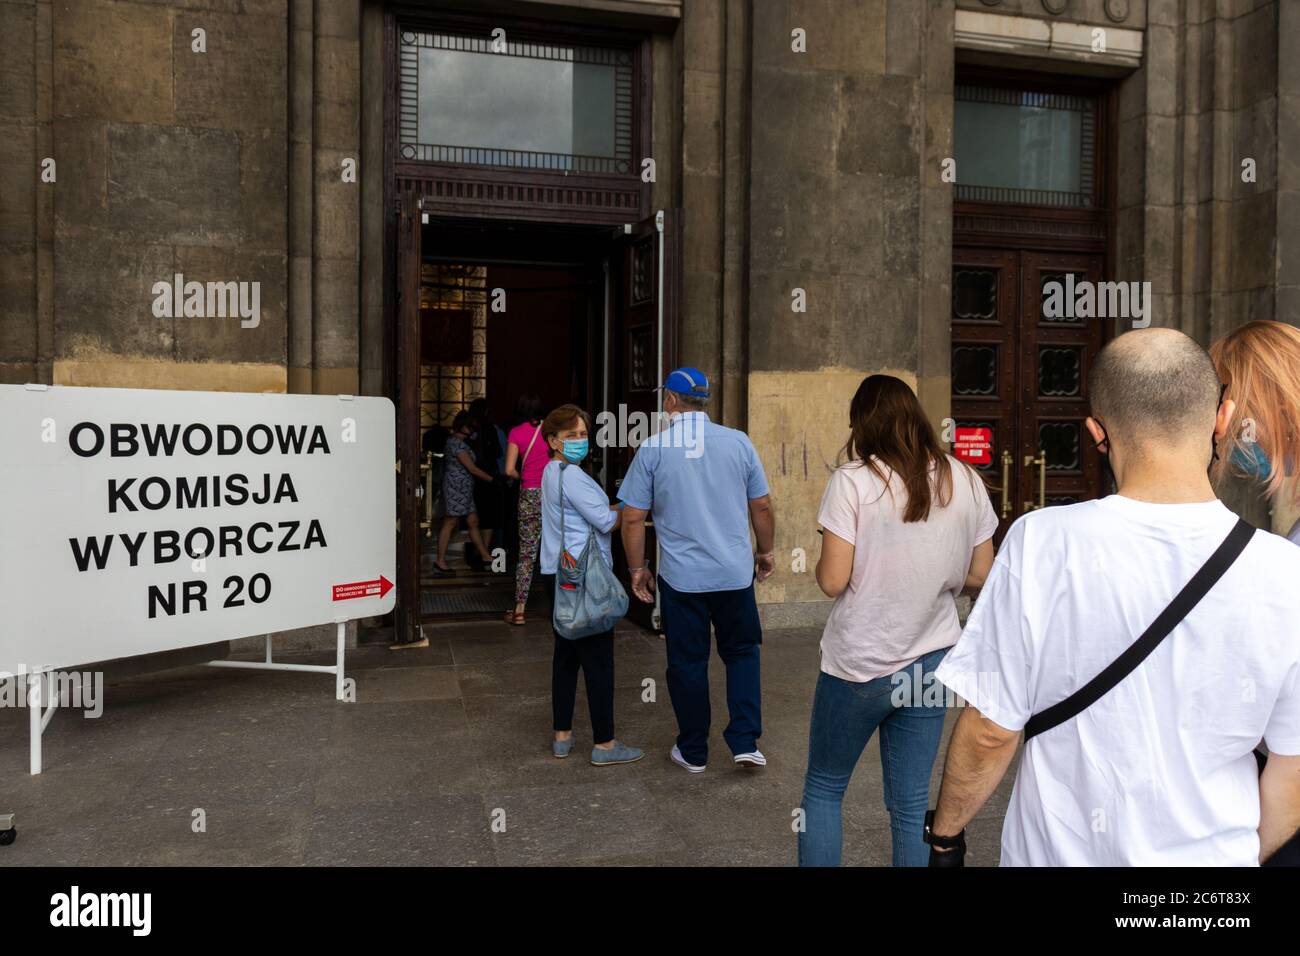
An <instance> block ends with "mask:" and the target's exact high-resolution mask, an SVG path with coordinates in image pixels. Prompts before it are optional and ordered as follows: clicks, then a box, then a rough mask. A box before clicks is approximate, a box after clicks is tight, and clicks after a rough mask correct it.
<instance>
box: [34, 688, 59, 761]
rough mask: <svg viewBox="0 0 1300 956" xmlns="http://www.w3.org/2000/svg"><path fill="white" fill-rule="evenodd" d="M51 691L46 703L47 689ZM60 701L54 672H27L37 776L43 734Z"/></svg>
mask: <svg viewBox="0 0 1300 956" xmlns="http://www.w3.org/2000/svg"><path fill="white" fill-rule="evenodd" d="M46 688H47V689H48V691H49V698H50V702H49V703H48V704H46V703H45V702H44V698H45V696H46V690H45V689H46ZM58 705H59V702H58V700H56V699H55V694H54V672H53V671H46V672H44V673H42V672H40V671H36V672H35V673H33V672H31V671H28V673H27V712H28V721H29V726H30V728H31V751H32V754H31V767H30V769H31V772H32V776H33V777H34V776H36V775H37V774H39V773H40V772H41V735H42V734H44V733H45V728H46V727H47V726H48V725H49V723H50V718H52V717H53V716H54V709H55V708H56V707H58Z"/></svg>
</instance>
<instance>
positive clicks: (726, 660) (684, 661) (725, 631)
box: [657, 578, 763, 766]
mask: <svg viewBox="0 0 1300 956" xmlns="http://www.w3.org/2000/svg"><path fill="white" fill-rule="evenodd" d="M657 583H658V587H659V594H660V600H659V608H660V612H661V614H662V616H663V627H664V638H665V643H666V644H667V645H668V647H667V651H668V694H669V696H670V697H671V698H672V702H673V711H674V713H676V715H677V729H678V731H679V733H678V735H677V747H678V749H679V750H681V752H682V756H683V757H684V758H685V759H686V761H687V762H688V763H693V764H698V765H700V766H703V765H704V764H705V763H706V762H707V761H708V758H709V720H710V711H709V652H710V649H711V645H712V641H711V640H710V635H709V626H710V625H712V627H713V631H714V632H715V633H716V634H717V638H718V656H719V657H721V658H722V663H723V665H724V666H725V667H726V668H727V713H728V716H729V718H730V719H729V720H728V722H727V728H726V730H724V731H723V732H722V736H723V739H725V740H726V741H727V746H728V747H730V748H731V752H732V754H743V753H750V752H751V751H753V750H756V749H757V746H758V738H759V737H761V736H762V734H763V714H762V702H761V693H762V691H761V686H760V680H759V660H758V657H759V654H758V652H759V645H760V644H762V642H763V630H762V627H761V626H760V625H759V622H758V604H757V603H756V602H755V600H754V586H753V584H751V585H750V586H749V587H747V588H741V589H740V590H738V591H701V592H691V591H678V590H676V589H675V588H673V587H672V586H671V585H670V584H669V583H668V582H667V581H665V580H664V579H663V578H660V579H659V580H658V582H657Z"/></svg>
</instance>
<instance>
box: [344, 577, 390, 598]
mask: <svg viewBox="0 0 1300 956" xmlns="http://www.w3.org/2000/svg"><path fill="white" fill-rule="evenodd" d="M392 589H393V582H392V581H390V580H388V578H386V577H384V576H383V575H382V574H381V575H379V578H378V580H375V581H355V582H353V583H352V584H336V585H334V600H336V601H350V600H352V599H353V598H364V597H379V598H381V597H383V596H384V595H385V594H387V593H388V592H389V591H391V590H392Z"/></svg>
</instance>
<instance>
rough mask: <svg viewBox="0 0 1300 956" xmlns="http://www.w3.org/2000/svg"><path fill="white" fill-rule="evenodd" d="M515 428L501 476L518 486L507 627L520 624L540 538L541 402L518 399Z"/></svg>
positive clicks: (544, 451) (544, 453)
mask: <svg viewBox="0 0 1300 956" xmlns="http://www.w3.org/2000/svg"><path fill="white" fill-rule="evenodd" d="M515 414H516V416H517V417H518V418H519V424H518V425H516V426H515V427H514V428H512V429H511V430H510V434H509V436H508V437H507V438H506V462H505V473H506V475H507V476H508V477H510V478H512V479H514V480H515V481H518V482H519V508H518V515H519V520H518V525H517V527H518V529H519V530H518V533H517V538H518V540H519V560H518V563H517V564H516V565H515V606H514V608H513V609H512V610H509V611H506V618H505V619H506V623H507V624H516V625H522V624H524V621H525V618H524V609H525V607H526V606H527V604H528V592H529V590H531V588H532V586H533V568H534V566H535V564H536V561H537V547H538V544H539V543H540V541H541V535H542V471H543V470H544V469H545V468H546V463H547V462H548V461H549V460H550V455H549V451H550V449H549V447H548V446H547V443H546V442H545V441H541V440H539V439H540V438H541V434H542V398H541V396H540V395H537V394H529V395H521V396H520V398H519V402H518V404H517V405H516V406H515Z"/></svg>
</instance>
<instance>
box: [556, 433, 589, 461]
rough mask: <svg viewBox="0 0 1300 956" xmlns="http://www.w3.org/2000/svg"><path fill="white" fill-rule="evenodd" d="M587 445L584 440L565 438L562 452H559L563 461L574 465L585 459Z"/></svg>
mask: <svg viewBox="0 0 1300 956" xmlns="http://www.w3.org/2000/svg"><path fill="white" fill-rule="evenodd" d="M587 451H588V443H587V439H585V438H566V439H565V440H564V450H563V451H561V452H560V454H562V455H563V456H564V460H565V461H567V462H569V464H571V465H576V464H578V462H580V461H582V460H583V459H584V458H586V457H587Z"/></svg>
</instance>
